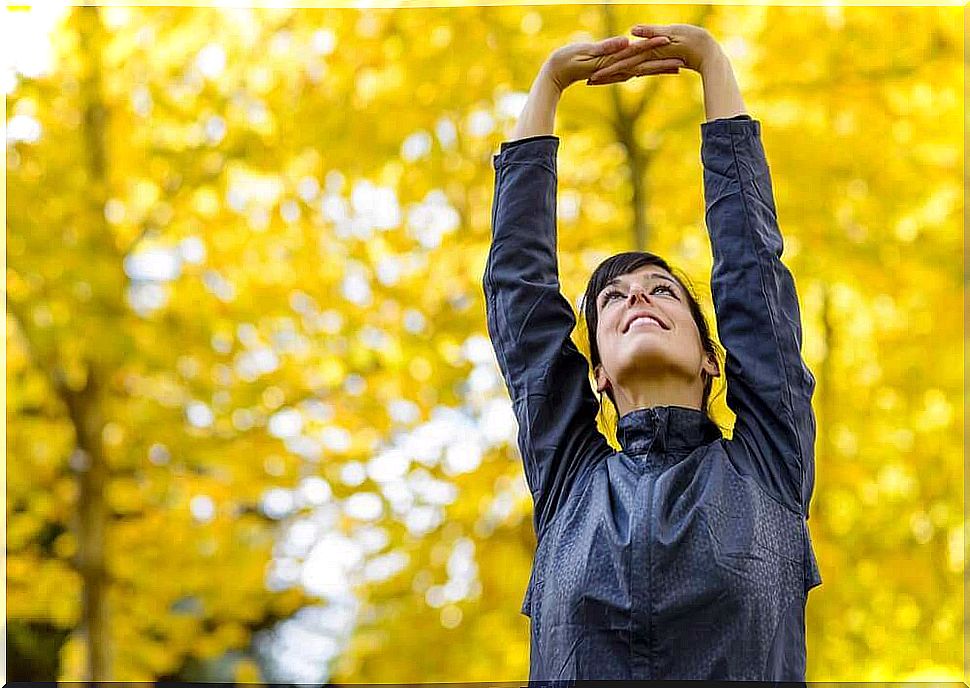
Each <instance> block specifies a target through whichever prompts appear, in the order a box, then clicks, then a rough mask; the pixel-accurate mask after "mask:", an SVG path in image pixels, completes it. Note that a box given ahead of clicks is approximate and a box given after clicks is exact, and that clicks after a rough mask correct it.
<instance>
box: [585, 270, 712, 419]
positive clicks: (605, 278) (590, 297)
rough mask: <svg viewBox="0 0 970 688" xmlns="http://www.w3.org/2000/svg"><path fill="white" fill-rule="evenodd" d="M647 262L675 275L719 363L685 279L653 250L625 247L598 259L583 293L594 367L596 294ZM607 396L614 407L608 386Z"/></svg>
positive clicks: (708, 384) (708, 385) (706, 402)
mask: <svg viewBox="0 0 970 688" xmlns="http://www.w3.org/2000/svg"><path fill="white" fill-rule="evenodd" d="M646 265H656V266H657V267H660V268H663V269H664V270H666V271H667V272H669V273H670V274H671V275H673V277H674V279H675V280H677V283H678V284H679V285H680V286H681V287H682V288H683V289H684V292H685V293H686V294H687V304H688V306H689V307H690V313H691V315H692V316H693V318H694V324H695V325H697V332H698V334H700V339H701V344H702V346H703V347H704V351H706V352H707V353H709V354H713V355H714V357H715V358H716V359H717V361H718V366H719V367H722V366H721V361H723V359H724V354H723V351H722V349H721V346H720V345H719V344H718V343H717V342H716V341H714V337H713V335H712V334H711V329H710V327H708V325H707V318H705V317H704V312H703V311H702V310H701V306H700V303H698V301H697V297H696V296H695V295H694V292H693V290H692V289H691V288H690V287H689V286H688V285H687V280H686V279H685V278H684V277H683V276H681V275H679V274H678V273H676V272H675V271H674V270H672V269H671V267H670V266H669V265H668V264H667V261H665V260H664V259H663V258H661V257H660V256H658V255H656V254H653V253H648V252H646V251H628V252H626V253H618V254H616V255H615V256H611V257H609V258H607V259H606V260H604V261H603V262H602V263H600V264H599V265H598V266H597V268H596V269H595V270H594V271H593V274H592V275H591V276H590V278H589V283H588V284H587V285H586V292H585V293H584V294H583V300H582V310H583V318H584V319H585V320H586V334H587V337H588V340H589V357H590V363H591V364H592V366H593V368H594V369H595V368H596V366H598V365H599V364H600V352H599V347H598V346H597V344H596V328H597V326H598V325H599V312H598V311H597V309H596V297H597V296H598V295H599V293H600V292H601V291H602V290H603V289H604V287H606V284H607V283H608V282H609V281H610V280H612V279H613V278H615V277H619V276H620V275H626V274H629V273H631V272H633V271H635V270H638V269H640V268H642V267H644V266H646ZM702 375H703V376H704V378H705V379H704V395H703V397H702V399H701V408H702V409H703V410H704V413H706V414H707V417H708V418H711V410H710V399H711V389H712V387H713V384H714V378H713V377H711V376H710V375H708V374H707V373H702ZM606 396H607V397H608V398H609V400H610V403H612V404H613V408H614V410H615V409H616V399H615V398H613V392H612V390H609V389H607V390H606ZM712 420H713V419H712Z"/></svg>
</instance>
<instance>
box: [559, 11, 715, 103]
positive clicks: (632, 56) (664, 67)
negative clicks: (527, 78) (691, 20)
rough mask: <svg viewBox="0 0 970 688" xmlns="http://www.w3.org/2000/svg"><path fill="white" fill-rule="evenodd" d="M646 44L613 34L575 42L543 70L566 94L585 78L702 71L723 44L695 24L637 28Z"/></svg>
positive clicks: (602, 80) (603, 80)
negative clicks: (591, 40)
mask: <svg viewBox="0 0 970 688" xmlns="http://www.w3.org/2000/svg"><path fill="white" fill-rule="evenodd" d="M630 32H631V33H632V34H633V35H635V36H639V37H642V38H643V40H640V41H634V42H632V43H631V42H630V40H629V39H628V38H627V37H626V36H613V37H611V38H607V39H604V40H602V41H598V42H596V43H582V42H581V43H571V44H569V45H566V46H563V47H562V48H559V49H558V50H556V51H555V52H553V53H552V54H551V55H550V56H549V58H548V59H547V60H546V63H545V65H544V66H543V68H544V69H545V70H546V71H547V73H548V75H549V77H550V78H551V79H552V80H553V82H554V83H555V84H556V86H558V88H559V89H560V90H564V89H565V88H566V87H567V86H569V85H570V84H572V83H575V82H577V81H581V80H583V79H585V80H586V83H587V84H588V85H596V86H599V85H605V84H615V83H617V82H620V81H627V80H628V79H631V78H633V77H637V76H647V75H651V74H677V73H678V72H679V71H680V70H681V69H682V68H686V69H690V70H693V71H697V72H700V71H701V70H702V68H703V66H704V64H705V62H706V61H707V60H708V59H710V58H711V56H712V55H714V54H715V53H716V52H717V51H718V50H719V46H718V44H717V42H716V41H715V40H714V38H713V37H712V36H711V34H710V33H708V31H707V30H706V29H703V28H701V27H699V26H693V25H691V24H668V25H659V24H637V25H636V26H634V27H633V28H632V29H631V30H630Z"/></svg>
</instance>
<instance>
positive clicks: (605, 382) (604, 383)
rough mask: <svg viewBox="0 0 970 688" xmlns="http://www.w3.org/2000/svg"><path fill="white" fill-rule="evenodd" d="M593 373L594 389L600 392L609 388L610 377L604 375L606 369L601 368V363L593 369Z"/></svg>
mask: <svg viewBox="0 0 970 688" xmlns="http://www.w3.org/2000/svg"><path fill="white" fill-rule="evenodd" d="M593 374H594V375H595V376H596V391H597V392H599V393H600V394H602V393H603V392H605V391H606V390H608V389H609V388H610V379H609V378H608V377H607V376H606V371H604V370H603V364H602V363H600V364H598V365H597V366H596V368H594V369H593Z"/></svg>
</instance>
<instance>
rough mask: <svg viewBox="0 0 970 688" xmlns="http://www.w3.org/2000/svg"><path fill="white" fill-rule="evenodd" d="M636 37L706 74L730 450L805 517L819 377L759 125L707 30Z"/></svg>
mask: <svg viewBox="0 0 970 688" xmlns="http://www.w3.org/2000/svg"><path fill="white" fill-rule="evenodd" d="M631 32H632V33H633V34H634V35H637V36H641V37H650V38H654V37H660V36H667V37H668V38H670V44H668V45H666V46H664V47H661V48H658V49H657V50H656V51H655V52H656V54H657V55H658V56H661V57H679V58H680V59H682V60H683V61H684V65H685V67H686V68H687V69H691V70H693V71H696V72H698V73H699V74H700V75H701V79H702V81H703V84H704V108H705V111H706V115H707V121H706V122H704V123H703V124H701V140H702V146H701V161H702V163H703V166H704V199H705V207H706V213H705V217H706V220H707V229H708V233H709V234H710V238H711V248H712V250H713V254H714V264H713V267H712V269H711V291H712V294H713V297H714V309H715V313H716V316H717V326H718V335H719V337H720V339H721V343H722V344H723V345H724V348H725V349H726V351H727V360H726V362H725V377H726V378H727V404H728V406H729V407H730V408H731V410H732V411H734V413H735V415H736V416H737V420H736V422H735V426H734V438H733V439H732V441H731V442H729V443H728V446H729V451H730V453H731V454H732V456H733V457H734V459H735V460H736V461H737V462H739V463H742V464H743V465H744V466H745V467H746V468H747V469H748V470H751V471H753V472H754V473H755V477H757V478H758V479H759V481H760V482H761V484H762V485H764V486H765V487H766V488H767V489H768V490H769V491H770V492H771V493H772V494H773V495H774V496H775V497H776V498H777V499H779V500H781V501H782V502H783V503H785V504H787V505H788V506H789V507H790V508H791V509H792V510H795V511H799V512H803V513H804V514H805V515H806V516H807V515H808V503H809V500H810V498H811V495H812V489H813V485H814V480H815V463H814V443H815V417H814V414H813V411H812V403H811V399H812V393H813V391H814V388H815V379H814V377H813V376H812V374H811V372H810V371H809V369H808V367H807V366H806V365H805V363H804V361H803V360H802V356H801V343H802V330H801V315H800V312H799V306H798V296H797V294H796V292H795V284H794V280H793V279H792V275H791V273H790V272H789V270H788V268H787V267H786V266H785V265H784V263H782V262H781V255H782V248H783V242H782V236H781V232H780V231H779V228H778V218H777V214H776V211H775V202H774V197H773V194H772V185H771V176H770V174H769V170H768V163H767V160H766V158H765V151H764V148H763V146H762V143H761V124H760V122H758V121H756V120H753V119H751V118H750V117H749V116H748V115H747V114H746V111H745V107H744V101H743V99H742V98H741V92H740V90H739V89H738V84H737V80H736V79H735V76H734V70H733V69H732V67H731V63H730V60H729V59H728V57H727V56H726V55H725V54H724V51H723V50H722V49H721V47H720V45H718V43H717V41H715V40H714V38H713V37H712V36H711V35H710V34H709V33H708V32H707V31H706V30H705V29H703V28H701V27H697V26H691V25H689V24H671V25H656V24H639V25H637V26H634V27H633V28H632V30H631ZM638 69H639V67H638V61H637V59H636V58H635V57H633V58H626V59H624V60H619V61H617V62H615V63H614V64H613V65H611V66H609V67H607V68H604V69H601V70H598V71H597V72H595V73H594V74H593V75H592V77H591V82H592V83H600V82H601V81H603V80H609V79H615V78H618V77H619V76H622V75H624V74H631V73H632V74H636V72H637V70H638Z"/></svg>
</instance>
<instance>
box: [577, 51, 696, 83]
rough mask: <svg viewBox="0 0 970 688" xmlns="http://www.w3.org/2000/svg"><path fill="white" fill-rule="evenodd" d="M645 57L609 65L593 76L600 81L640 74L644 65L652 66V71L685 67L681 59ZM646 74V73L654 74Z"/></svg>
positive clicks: (636, 57)
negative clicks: (618, 76) (624, 73)
mask: <svg viewBox="0 0 970 688" xmlns="http://www.w3.org/2000/svg"><path fill="white" fill-rule="evenodd" d="M644 58H645V56H644V55H638V56H635V57H632V58H629V59H626V60H622V61H620V62H617V63H615V64H612V65H609V66H608V67H603V68H602V69H598V70H597V71H595V72H593V74H592V75H591V76H595V77H597V78H598V79H607V78H609V77H611V76H613V75H614V74H616V73H622V72H630V73H639V69H640V68H641V67H642V65H650V67H651V70H652V71H655V70H656V69H671V68H673V67H683V66H684V61H683V60H682V59H680V58H679V57H667V58H656V57H654V58H646V59H644ZM652 71H650V72H645V73H648V74H649V73H652Z"/></svg>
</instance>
